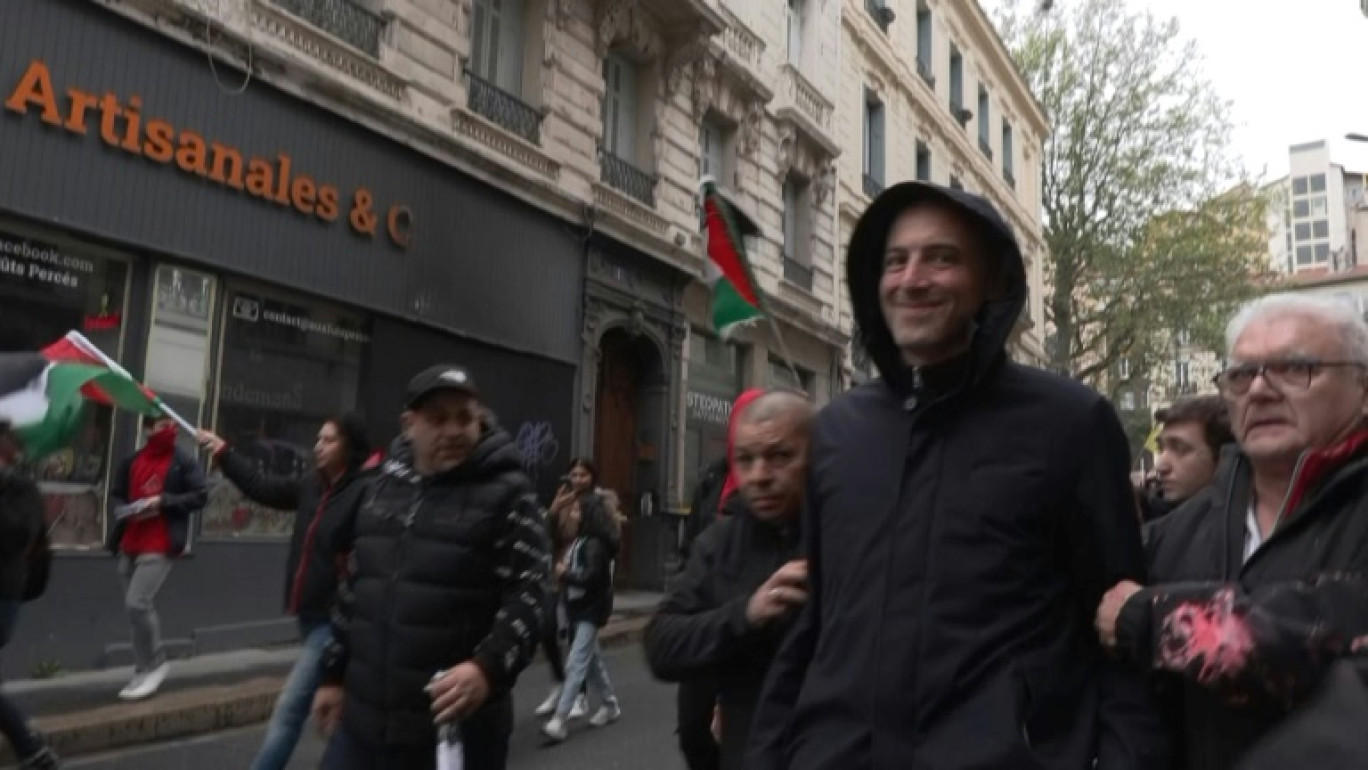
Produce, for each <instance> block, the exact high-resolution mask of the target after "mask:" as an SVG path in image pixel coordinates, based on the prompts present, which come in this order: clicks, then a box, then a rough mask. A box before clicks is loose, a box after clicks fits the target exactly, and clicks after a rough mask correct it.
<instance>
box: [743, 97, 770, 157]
mask: <svg viewBox="0 0 1368 770" xmlns="http://www.w3.org/2000/svg"><path fill="white" fill-rule="evenodd" d="M764 135H765V105H763V104H761V103H760V102H751V103H750V105H749V106H748V107H747V108H746V117H745V119H744V120H742V121H741V129H740V137H739V138H740V140H741V141H740V144H739V146H738V147H737V149H738V150H739V151H740V154H741V156H742V157H743V158H746V159H747V160H754V159H755V153H756V152H757V151H758V150H759V149H760V140H761V139H763V138H764Z"/></svg>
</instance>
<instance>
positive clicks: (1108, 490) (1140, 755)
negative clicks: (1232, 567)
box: [746, 183, 1168, 770]
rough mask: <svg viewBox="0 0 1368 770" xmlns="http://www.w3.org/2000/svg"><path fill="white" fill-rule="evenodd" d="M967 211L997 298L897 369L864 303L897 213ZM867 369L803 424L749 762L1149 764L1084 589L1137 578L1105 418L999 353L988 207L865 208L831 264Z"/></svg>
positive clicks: (1116, 769)
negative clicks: (842, 257) (791, 552)
mask: <svg viewBox="0 0 1368 770" xmlns="http://www.w3.org/2000/svg"><path fill="white" fill-rule="evenodd" d="M932 202H934V203H938V204H940V205H949V206H952V207H955V208H959V209H961V210H967V211H969V212H972V214H966V216H969V217H970V218H971V219H973V220H975V221H974V222H973V223H972V225H971V228H972V230H973V231H974V232H975V233H976V235H979V236H980V240H981V242H982V243H983V244H984V247H985V251H986V252H987V253H986V255H985V256H986V258H987V259H988V260H989V261H990V262H991V264H990V266H989V270H990V272H991V273H994V274H996V275H997V276H999V277H1000V278H1001V280H1002V282H1003V285H1002V289H1003V291H1002V292H1001V293H1000V295H999V296H997V297H996V298H993V299H991V300H990V301H988V302H987V303H986V304H985V305H984V307H983V308H981V310H980V312H979V314H978V318H977V326H976V328H975V331H974V333H973V340H972V346H971V349H970V351H969V352H968V353H967V354H965V355H963V356H961V357H959V358H958V359H956V360H951V361H948V362H945V363H944V364H940V365H937V366H933V367H922V368H913V367H910V366H908V365H906V364H904V363H903V360H902V356H901V353H900V351H899V350H898V348H897V346H896V344H895V343H894V340H893V336H892V332H891V331H890V330H889V328H888V325H887V323H886V322H885V321H884V317H883V314H882V311H881V307H880V298H879V286H880V280H881V276H882V275H883V274H884V272H885V268H884V257H885V253H886V250H887V249H886V244H887V237H888V233H889V231H890V229H891V228H892V226H893V224H894V222H895V221H896V220H897V218H898V217H899V216H900V215H901V214H902V213H904V212H905V211H906V210H907V209H908V208H909V207H911V206H914V205H918V204H922V205H925V204H927V203H932ZM846 265H847V271H848V273H847V277H848V283H849V286H850V294H851V305H852V308H853V310H854V314H855V319H856V323H857V324H858V326H859V328H860V329H861V331H862V336H863V338H864V340H865V345H866V348H867V349H868V351H869V354H870V357H871V358H872V359H873V361H874V362H875V363H876V364H877V365H878V368H879V372H880V374H881V375H882V379H880V380H877V381H875V382H872V383H869V384H866V385H862V386H860V387H858V388H856V389H854V390H852V391H850V392H848V393H845V394H844V395H842V396H840V397H839V398H837V399H835V400H833V401H832V402H831V403H830V404H829V405H828V406H827V407H826V408H825V409H824V410H823V411H822V412H821V413H820V414H819V415H818V417H817V421H816V426H815V428H814V431H813V439H812V445H811V447H812V448H811V461H810V465H809V477H808V489H807V498H806V508H805V510H804V517H803V521H802V527H801V529H802V533H803V541H804V546H805V547H804V555H805V556H806V557H807V559H808V574H809V583H810V586H811V601H810V603H809V604H808V605H807V606H806V608H805V609H804V610H803V612H802V614H800V615H799V617H798V619H797V621H796V622H795V626H794V630H793V632H792V633H790V634H789V636H788V638H787V640H786V641H785V644H784V647H783V649H782V650H781V652H780V654H779V657H778V658H777V659H776V661H775V663H774V665H773V667H772V668H771V669H770V678H769V680H768V681H767V682H766V689H765V695H764V697H763V698H762V700H761V704H760V706H759V709H758V710H757V713H756V718H755V722H754V726H753V728H752V734H751V748H752V750H751V751H750V753H749V754H748V757H747V763H746V767H747V770H780V769H781V768H782V769H783V770H905V769H907V768H913V769H915V770H923V769H925V770H931V769H932V768H934V770H969V769H970V768H974V769H976V770H978V769H987V768H992V769H993V770H1009V769H1010V770H1088V769H1089V768H1092V767H1094V762H1096V767H1099V768H1104V769H1105V770H1155V769H1156V768H1163V767H1165V762H1166V760H1167V748H1168V747H1167V742H1166V740H1165V734H1164V731H1163V729H1162V725H1161V724H1160V722H1159V719H1158V715H1157V712H1156V710H1155V708H1154V704H1153V703H1151V702H1150V698H1149V693H1148V691H1147V690H1146V689H1145V687H1144V683H1143V682H1142V680H1141V679H1140V677H1139V676H1138V675H1135V674H1132V673H1131V672H1129V671H1127V670H1126V669H1125V668H1124V667H1122V666H1120V665H1119V664H1116V663H1114V662H1112V661H1110V660H1109V659H1108V657H1107V656H1106V655H1105V654H1104V652H1103V650H1102V647H1101V644H1100V642H1099V641H1098V638H1097V633H1096V632H1095V631H1094V630H1093V620H1094V617H1095V615H1096V612H1097V606H1098V603H1099V601H1100V600H1101V597H1102V595H1103V593H1104V592H1105V591H1106V590H1107V589H1109V588H1111V586H1112V585H1114V584H1115V583H1117V582H1118V581H1120V580H1122V579H1125V578H1132V579H1136V580H1138V581H1143V580H1144V574H1143V573H1144V566H1145V565H1144V552H1143V550H1142V548H1141V543H1140V522H1139V517H1138V516H1137V515H1136V507H1135V494H1134V491H1133V489H1132V487H1131V482H1130V476H1129V471H1130V456H1129V455H1130V453H1129V450H1128V448H1127V442H1126V437H1125V433H1124V432H1123V431H1122V428H1121V424H1120V421H1119V420H1118V419H1117V416H1116V413H1115V412H1114V411H1113V410H1112V409H1111V407H1110V406H1109V405H1108V404H1107V402H1106V401H1104V400H1103V399H1102V397H1101V396H1099V395H1098V394H1097V393H1096V392H1094V391H1092V390H1090V389H1088V388H1086V387H1084V386H1083V385H1081V384H1079V383H1077V382H1074V381H1072V380H1068V379H1065V378H1063V377H1059V376H1056V375H1053V374H1049V373H1046V372H1043V371H1040V370H1037V369H1032V368H1029V367H1026V366H1021V365H1018V364H1016V363H1012V362H1010V361H1008V360H1007V357H1006V350H1005V348H1006V344H1007V340H1008V338H1009V337H1010V335H1011V334H1012V331H1013V329H1014V327H1015V326H1016V324H1017V322H1018V320H1019V319H1020V317H1021V311H1022V307H1023V305H1024V304H1025V302H1026V293H1027V292H1026V271H1025V264H1024V261H1023V259H1022V255H1021V252H1020V250H1019V249H1018V247H1017V245H1016V242H1015V240H1014V238H1013V237H1012V235H1011V231H1010V228H1008V226H1007V225H1006V223H1005V222H1003V220H1002V218H1001V216H1000V215H998V214H997V212H996V211H994V210H993V209H992V207H991V205H990V204H988V202H987V201H985V200H983V199H982V198H979V197H977V196H974V195H971V194H968V193H965V192H961V191H957V190H952V189H948V188H943V187H937V186H933V185H927V184H919V183H904V184H900V185H897V186H895V187H892V188H890V189H889V190H888V191H886V192H884V193H883V194H882V195H880V196H879V198H878V200H877V201H875V203H874V204H873V205H872V206H871V207H870V208H869V209H868V210H867V211H866V212H865V214H864V216H863V217H862V218H861V220H860V223H859V225H858V226H857V227H856V228H855V230H854V232H853V233H852V235H851V241H850V252H849V257H848V259H847V260H846Z"/></svg>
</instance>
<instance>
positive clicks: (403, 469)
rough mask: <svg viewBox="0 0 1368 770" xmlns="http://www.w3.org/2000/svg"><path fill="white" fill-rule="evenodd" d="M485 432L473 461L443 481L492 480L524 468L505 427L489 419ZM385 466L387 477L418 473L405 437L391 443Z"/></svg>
mask: <svg viewBox="0 0 1368 770" xmlns="http://www.w3.org/2000/svg"><path fill="white" fill-rule="evenodd" d="M481 430H482V433H481V434H480V440H479V441H478V442H476V444H475V448H474V449H473V450H472V451H471V453H470V458H469V459H467V460H466V461H465V462H463V463H461V464H460V465H458V466H456V467H455V468H452V469H451V470H449V471H447V472H446V473H444V474H441V478H455V479H461V478H471V477H473V478H490V477H493V476H497V475H499V474H501V473H507V472H509V471H513V470H521V469H522V467H523V462H522V452H521V451H519V450H518V445H517V444H514V443H513V439H512V438H510V437H509V435H508V433H507V432H506V431H505V430H504V429H503V428H500V427H499V426H498V425H497V424H496V423H495V422H494V421H493V419H492V418H486V420H485V421H484V424H483V425H482V426H481ZM382 467H383V469H384V472H385V473H386V474H389V475H392V476H409V475H415V474H416V472H415V471H414V470H413V445H412V444H411V443H410V442H409V440H408V439H407V438H406V437H405V436H404V435H403V434H400V435H399V437H398V438H396V439H394V441H393V443H391V444H390V450H389V456H388V457H386V458H385V462H384V465H383V466H382Z"/></svg>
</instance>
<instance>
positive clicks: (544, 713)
mask: <svg viewBox="0 0 1368 770" xmlns="http://www.w3.org/2000/svg"><path fill="white" fill-rule="evenodd" d="M560 696H561V688H560V686H559V685H557V686H556V687H552V688H551V693H550V694H549V695H547V696H546V700H544V701H542V704H541V705H540V706H538V707H537V710H536V711H534V712H532V713H533V714H536V715H537V716H539V717H549V716H551V715H552V714H554V713H555V712H556V704H558V703H560Z"/></svg>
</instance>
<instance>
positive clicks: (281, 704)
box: [199, 414, 370, 770]
mask: <svg viewBox="0 0 1368 770" xmlns="http://www.w3.org/2000/svg"><path fill="white" fill-rule="evenodd" d="M199 439H200V443H201V444H203V445H204V446H205V448H207V449H208V450H209V451H210V453H211V454H212V455H213V457H214V460H215V461H216V462H217V463H218V465H219V468H220V469H221V470H222V471H223V475H224V476H225V477H226V478H227V479H228V480H229V481H231V482H233V485H234V486H236V487H237V488H238V489H239V490H240V491H241V492H242V494H243V495H245V496H246V497H247V498H249V499H251V500H253V501H255V502H257V503H260V504H261V505H265V506H269V507H271V508H279V509H283V510H290V509H294V510H295V511H297V513H296V515H295V524H294V535H293V537H291V538H290V551H289V556H288V557H287V559H286V562H285V565H286V566H285V611H286V613H288V614H290V615H293V616H295V617H296V618H297V619H298V621H299V633H300V638H301V639H302V640H303V646H302V649H301V651H300V655H299V660H298V661H296V662H295V666H294V669H293V670H292V671H291V672H290V678H289V680H288V681H286V683H285V687H284V689H283V690H281V693H280V698H279V699H278V700H277V701H276V705H275V711H274V712H273V713H272V714H271V723H270V725H269V727H267V729H266V739H265V742H264V743H263V744H262V747H261V752H260V753H259V754H258V755H257V758H256V761H255V762H253V763H252V768H253V770H282V768H284V767H285V766H286V765H287V764H289V761H290V755H291V754H293V753H294V749H295V745H296V744H297V743H298V742H299V735H300V733H301V732H302V731H303V729H304V723H305V721H307V719H308V716H309V709H310V707H311V706H312V705H313V698H314V691H315V690H317V689H318V670H319V661H320V659H321V658H322V655H323V651H324V650H325V649H326V648H327V646H328V642H329V641H330V640H331V638H332V633H331V629H330V627H329V625H328V620H329V613H330V612H331V611H332V606H333V602H334V600H335V599H336V596H337V586H338V584H339V582H340V581H341V579H342V573H343V572H344V570H345V561H346V554H347V552H348V550H349V549H350V547H351V533H352V531H353V527H354V524H355V520H356V511H357V508H358V507H359V506H360V503H361V495H362V490H363V488H364V486H365V485H364V484H363V483H361V482H362V478H363V476H364V475H365V471H364V470H363V466H364V465H365V464H366V461H367V459H368V457H369V455H370V442H369V441H368V440H367V439H366V427H365V423H364V422H363V421H362V420H361V418H360V417H358V416H356V415H352V414H345V415H341V416H338V417H332V418H329V419H328V420H326V421H325V422H324V423H323V425H322V427H320V428H319V429H318V438H317V440H316V441H315V443H314V448H313V460H314V472H313V473H308V474H305V475H303V476H299V477H287V476H268V475H266V474H264V473H262V472H261V470H260V469H259V468H258V467H257V466H256V464H255V463H253V462H252V461H251V459H250V458H248V457H247V456H246V455H244V454H243V453H240V452H237V451H235V450H234V449H233V448H232V447H230V446H229V445H228V443H227V442H225V441H224V440H223V439H221V438H219V437H218V436H216V435H214V434H213V433H210V432H208V431H201V432H200V434H199Z"/></svg>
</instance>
